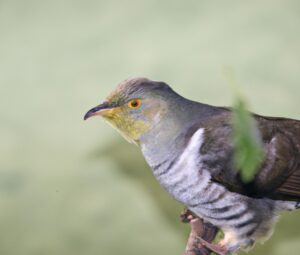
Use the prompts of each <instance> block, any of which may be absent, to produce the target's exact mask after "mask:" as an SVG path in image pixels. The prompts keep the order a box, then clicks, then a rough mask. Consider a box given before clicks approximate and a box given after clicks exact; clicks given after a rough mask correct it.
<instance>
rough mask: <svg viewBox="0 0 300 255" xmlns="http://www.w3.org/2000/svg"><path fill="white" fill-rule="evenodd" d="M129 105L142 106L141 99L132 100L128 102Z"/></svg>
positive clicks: (132, 106) (131, 106)
mask: <svg viewBox="0 0 300 255" xmlns="http://www.w3.org/2000/svg"><path fill="white" fill-rule="evenodd" d="M128 106H129V107H130V108H139V107H140V106H141V100H139V99H133V100H130V102H129V103H128Z"/></svg>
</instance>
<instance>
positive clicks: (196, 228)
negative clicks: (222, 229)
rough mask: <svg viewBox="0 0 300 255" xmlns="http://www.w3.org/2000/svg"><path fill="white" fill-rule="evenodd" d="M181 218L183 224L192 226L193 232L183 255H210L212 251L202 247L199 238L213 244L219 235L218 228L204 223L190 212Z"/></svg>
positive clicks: (185, 212)
mask: <svg viewBox="0 0 300 255" xmlns="http://www.w3.org/2000/svg"><path fill="white" fill-rule="evenodd" d="M180 217H181V221H182V222H184V223H189V224H190V226H191V232H190V235H189V238H188V241H187V245H186V249H185V252H184V254H183V255H209V254H210V253H211V251H210V250H209V249H207V248H206V247H204V246H202V245H201V243H200V241H199V237H200V238H202V239H204V240H206V241H208V242H212V241H213V240H214V239H215V237H216V235H217V233H218V229H217V227H215V226H213V225H211V224H209V223H204V222H203V220H202V219H200V218H199V217H197V216H196V215H194V214H193V213H192V212H191V211H189V210H185V211H184V212H183V213H182V214H181V216H180Z"/></svg>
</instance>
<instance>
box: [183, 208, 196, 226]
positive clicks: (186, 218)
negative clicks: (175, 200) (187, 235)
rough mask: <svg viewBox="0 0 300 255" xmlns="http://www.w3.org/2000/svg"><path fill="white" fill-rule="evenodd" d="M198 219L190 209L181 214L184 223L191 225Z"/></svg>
mask: <svg viewBox="0 0 300 255" xmlns="http://www.w3.org/2000/svg"><path fill="white" fill-rule="evenodd" d="M195 218H197V216H196V215H195V214H193V213H192V212H191V211H190V210H189V209H184V211H183V212H182V213H181V214H180V220H181V222H183V223H190V222H191V220H192V219H195Z"/></svg>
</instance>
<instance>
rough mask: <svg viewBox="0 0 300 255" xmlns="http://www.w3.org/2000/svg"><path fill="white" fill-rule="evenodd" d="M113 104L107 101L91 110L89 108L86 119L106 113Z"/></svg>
mask: <svg viewBox="0 0 300 255" xmlns="http://www.w3.org/2000/svg"><path fill="white" fill-rule="evenodd" d="M110 109H111V106H110V105H109V104H108V103H107V102H104V103H103V104H100V105H98V106H96V107H94V108H92V109H91V110H89V111H88V112H87V113H86V114H85V115H84V117H83V119H84V120H86V119H88V118H90V117H92V116H95V115H104V114H105V112H107V110H110Z"/></svg>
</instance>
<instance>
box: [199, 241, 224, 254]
mask: <svg viewBox="0 0 300 255" xmlns="http://www.w3.org/2000/svg"><path fill="white" fill-rule="evenodd" d="M198 240H199V241H200V244H201V245H202V246H204V247H206V248H207V249H209V250H210V251H212V252H214V253H216V254H218V255H228V254H229V251H228V249H227V248H226V247H225V246H223V245H222V244H212V243H210V242H208V241H206V240H204V239H203V238H201V237H198Z"/></svg>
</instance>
